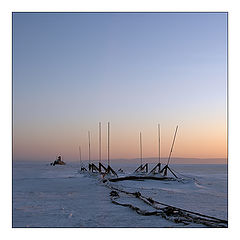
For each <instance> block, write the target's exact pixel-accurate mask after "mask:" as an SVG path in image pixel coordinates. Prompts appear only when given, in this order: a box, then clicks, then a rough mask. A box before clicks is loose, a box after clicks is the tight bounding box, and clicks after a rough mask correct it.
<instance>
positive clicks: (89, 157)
mask: <svg viewBox="0 0 240 240" xmlns="http://www.w3.org/2000/svg"><path fill="white" fill-rule="evenodd" d="M90 161H91V144H90V131H88V163H89V164H90Z"/></svg>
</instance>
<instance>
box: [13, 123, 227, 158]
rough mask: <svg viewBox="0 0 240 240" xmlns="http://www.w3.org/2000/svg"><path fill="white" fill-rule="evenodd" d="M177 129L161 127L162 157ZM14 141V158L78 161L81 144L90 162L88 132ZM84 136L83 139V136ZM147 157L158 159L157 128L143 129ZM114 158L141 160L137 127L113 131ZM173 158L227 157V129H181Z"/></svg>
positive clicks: (94, 139)
mask: <svg viewBox="0 0 240 240" xmlns="http://www.w3.org/2000/svg"><path fill="white" fill-rule="evenodd" d="M105 128H106V126H105ZM105 128H103V131H102V159H106V158H107V132H106V129H105ZM174 128H175V126H172V127H166V128H163V127H162V128H161V157H162V158H164V157H168V155H169V151H170V147H171V144H172V140H173V134H174V130H175V129H174ZM18 136H21V141H20V140H19V139H18V138H14V158H19V159H24V158H26V159H33V160H34V159H49V160H50V159H52V158H54V157H55V156H56V155H57V154H62V155H63V156H64V158H65V159H71V160H76V161H77V160H78V159H79V156H78V146H79V145H81V149H82V159H85V160H88V140H87V132H86V133H85V134H80V132H76V131H74V130H73V128H67V129H62V131H61V132H59V131H58V130H57V128H56V129H52V130H51V131H46V132H41V131H38V130H36V131H31V132H29V134H25V135H24V134H23V133H22V134H18ZM79 136H81V137H79ZM142 138H143V158H151V157H157V156H158V137H157V125H156V126H155V127H153V126H151V128H149V129H147V128H145V129H143V130H142ZM91 156H92V157H91V159H92V160H97V159H98V129H97V127H95V128H94V131H91ZM110 157H111V159H131V158H139V132H138V131H137V129H136V127H133V128H131V129H130V128H128V129H127V128H126V129H125V130H124V128H123V127H119V128H111V134H110ZM172 157H180V158H227V136H226V129H225V128H224V127H223V125H221V124H219V125H218V124H212V125H211V124H209V126H208V128H207V127H206V126H205V127H202V128H198V127H197V126H191V127H188V128H187V127H186V126H184V125H183V126H181V125H180V126H179V130H178V134H177V137H176V141H175V145H174V149H173V153H172Z"/></svg>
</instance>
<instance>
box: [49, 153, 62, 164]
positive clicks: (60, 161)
mask: <svg viewBox="0 0 240 240" xmlns="http://www.w3.org/2000/svg"><path fill="white" fill-rule="evenodd" d="M50 165H52V166H55V165H66V163H65V162H63V161H62V157H61V155H59V156H58V157H57V159H56V160H55V161H54V162H53V163H51V164H50Z"/></svg>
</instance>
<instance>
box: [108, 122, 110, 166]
mask: <svg viewBox="0 0 240 240" xmlns="http://www.w3.org/2000/svg"><path fill="white" fill-rule="evenodd" d="M109 148H110V123H109V122H108V166H110V158H109V155H110V154H109Z"/></svg>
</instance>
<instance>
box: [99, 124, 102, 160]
mask: <svg viewBox="0 0 240 240" xmlns="http://www.w3.org/2000/svg"><path fill="white" fill-rule="evenodd" d="M101 141H102V133H101V122H99V163H101V160H102V156H101V155H102V153H101V150H102V142H101Z"/></svg>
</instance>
